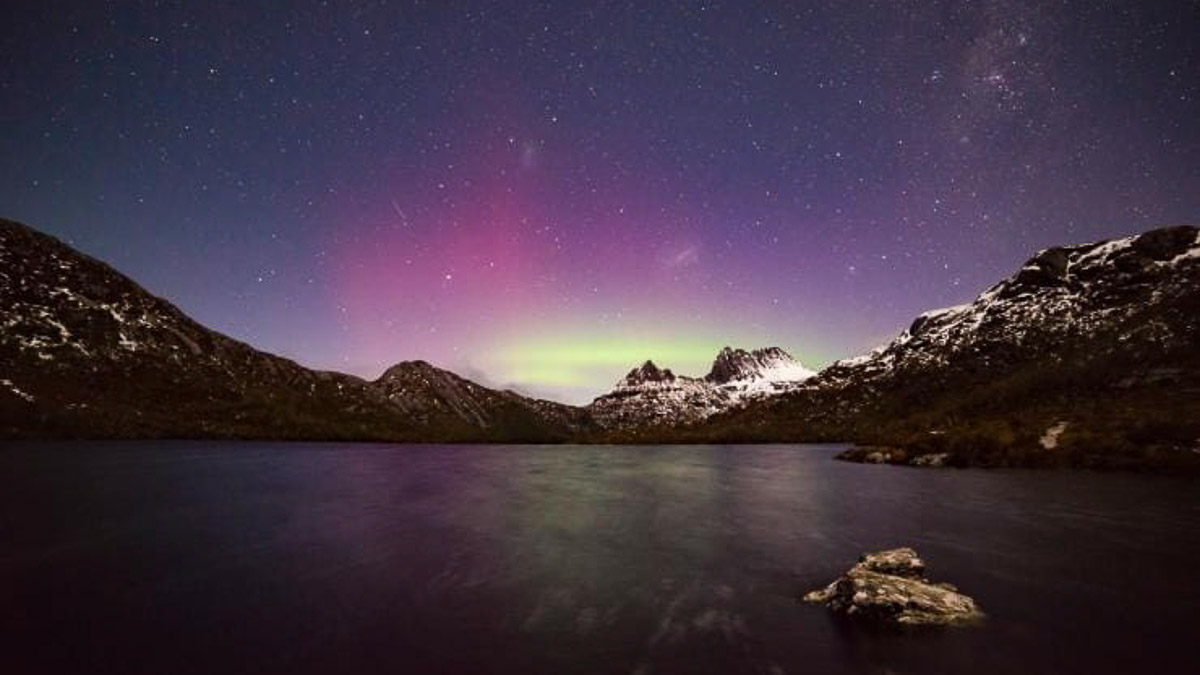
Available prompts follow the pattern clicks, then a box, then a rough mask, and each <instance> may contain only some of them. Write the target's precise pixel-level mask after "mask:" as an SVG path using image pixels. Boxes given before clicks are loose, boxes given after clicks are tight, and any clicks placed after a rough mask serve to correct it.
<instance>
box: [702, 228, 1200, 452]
mask: <svg viewBox="0 0 1200 675" xmlns="http://www.w3.org/2000/svg"><path fill="white" fill-rule="evenodd" d="M691 433H692V435H693V437H697V438H723V439H740V440H754V439H770V440H788V439H790V440H850V441H857V442H860V443H863V444H875V445H877V446H879V447H874V448H868V449H863V450H860V451H857V452H852V453H850V458H852V459H869V460H871V461H891V462H897V463H913V462H916V463H951V464H984V465H1022V466H1024V465H1083V466H1124V465H1130V466H1141V465H1147V464H1175V463H1190V462H1192V461H1193V460H1195V459H1196V458H1197V456H1198V454H1200V234H1198V231H1197V229H1196V228H1195V227H1189V226H1180V227H1170V228H1163V229H1157V230H1151V231H1149V232H1146V233H1144V234H1141V235H1138V236H1134V237H1127V238H1123V239H1116V240H1112V241H1102V242H1097V243H1091V244H1083V245H1078V246H1064V247H1055V248H1051V249H1047V250H1044V251H1041V252H1039V253H1038V254H1036V255H1035V256H1034V257H1033V258H1031V259H1030V260H1029V261H1028V262H1027V263H1025V265H1024V266H1023V267H1022V268H1021V269H1020V270H1018V271H1017V273H1016V274H1014V275H1013V276H1011V277H1010V278H1008V279H1005V280H1004V281H1001V282H1000V283H998V284H996V285H995V286H993V287H991V288H989V289H987V290H986V291H985V292H983V293H982V294H981V295H980V296H979V297H977V298H976V299H975V300H974V301H973V302H971V303H969V304H966V305H962V306H959V307H951V308H947V309H942V310H936V311H932V312H926V313H925V314H922V315H921V316H919V317H917V318H916V319H915V320H914V321H913V322H912V325H911V326H910V327H909V328H908V330H906V331H904V332H903V333H901V334H900V336H898V337H897V338H896V339H895V340H893V341H892V342H891V343H889V344H887V345H885V346H883V347H881V348H879V349H877V350H875V351H873V352H871V353H869V354H866V355H863V356H860V357H857V358H854V359H848V360H845V361H840V362H837V363H835V364H833V365H831V366H829V367H828V368H826V369H824V370H823V371H821V373H820V374H819V375H817V376H816V377H813V378H811V379H809V380H807V381H805V383H804V384H803V385H802V386H801V387H799V388H797V389H796V390H795V391H792V392H790V393H786V394H783V395H781V396H778V397H775V398H772V399H768V400H764V401H758V402H752V404H751V405H748V406H746V407H744V408H742V409H738V410H735V411H732V412H729V413H725V414H722V415H718V416H715V417H713V418H710V419H708V420H706V421H705V423H704V424H703V425H701V426H700V427H697V428H695V429H692V430H691Z"/></svg>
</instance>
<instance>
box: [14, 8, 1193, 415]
mask: <svg viewBox="0 0 1200 675" xmlns="http://www.w3.org/2000/svg"><path fill="white" fill-rule="evenodd" d="M1197 35H1200V3H1197V2H1194V1H1190V2H1172V1H1168V0H1163V1H1161V2H1143V1H1127V2H1122V1H1114V2H1046V1H1042V2H1033V1H1023V0H980V1H975V2H937V1H929V2H867V1H858V0H830V1H822V2H753V1H750V0H736V1H735V0H730V1H727V2H677V1H671V0H655V1H653V2H650V1H647V2H588V1H586V0H577V1H571V2H566V1H563V2H549V3H545V2H479V1H472V2H456V1H454V0H428V1H422V2H383V1H376V2H332V1H331V2H287V1H280V2H271V3H250V2H224V1H220V0H211V1H208V2H133V1H129V2H101V1H99V0H89V1H87V2H54V3H47V2H44V1H42V2H11V3H8V4H6V17H5V21H4V22H3V25H2V26H0V96H2V97H3V101H4V103H3V105H0V215H3V216H6V217H10V218H15V219H18V220H21V221H24V222H26V223H29V224H31V225H33V226H35V227H38V228H40V229H42V230H44V231H47V232H49V233H51V234H54V235H56V236H59V237H61V238H64V239H66V240H67V241H69V242H70V243H72V244H73V245H75V246H76V247H78V248H80V249H81V250H83V251H85V252H87V253H90V254H92V255H95V256H97V257H100V258H101V259H103V260H105V261H107V262H109V263H111V264H112V265H114V266H115V267H117V268H118V269H120V270H122V271H124V272H125V273H127V274H129V275H130V276H131V277H133V278H134V279H135V280H137V281H139V282H140V283H141V284H142V285H144V286H146V287H147V288H148V289H150V290H151V291H152V292H154V293H155V294H158V295H160V296H162V297H165V298H167V299H169V300H171V301H172V302H174V303H176V304H177V305H179V306H180V307H181V308H182V309H183V310H184V311H186V312H187V313H189V314H190V315H191V316H193V317H194V318H196V319H197V320H199V321H201V322H202V323H204V324H206V325H208V326H210V327H212V328H215V329H217V330H220V331H222V332H225V333H227V334H229V335H231V336H233V337H236V338H239V339H242V340H245V341H248V342H250V343H251V344H253V345H255V346H256V347H259V348H261V349H265V350H268V351H272V352H276V353H280V354H283V355H286V356H289V357H291V358H294V359H296V360H298V361H299V362H301V363H303V364H305V365H308V366H313V367H318V368H325V369H335V370H341V371H345V372H352V373H355V374H358V375H362V376H365V377H376V376H378V375H379V374H380V373H381V372H382V371H383V370H384V369H385V368H386V367H387V366H388V365H390V364H392V363H395V362H397V361H400V360H405V359H414V358H422V359H426V360H429V361H431V362H433V363H434V364H436V365H440V366H443V367H447V368H451V369H453V370H455V371H457V372H459V373H460V374H463V375H466V376H468V377H472V378H474V379H477V380H479V381H480V382H482V383H485V384H489V385H494V386H509V387H515V388H518V389H519V390H521V391H524V392H527V393H533V394H536V395H541V396H547V397H552V398H556V399H559V400H566V401H572V402H580V401H586V400H588V399H590V398H591V397H592V396H595V395H596V394H598V393H601V392H602V391H604V390H606V389H607V388H608V387H609V386H610V385H611V384H612V382H613V381H614V380H615V379H617V378H618V377H619V376H620V375H621V374H623V373H624V372H625V371H627V370H628V369H629V368H631V367H633V366H634V365H636V364H637V363H639V362H641V361H642V360H644V359H646V358H654V359H655V360H656V361H658V362H659V363H660V365H664V366H668V367H671V368H673V369H675V370H676V371H677V372H683V373H690V374H702V373H703V372H705V371H706V370H707V367H708V364H709V363H710V361H711V359H712V357H713V356H714V355H715V352H716V351H717V350H718V349H719V348H720V347H722V346H724V345H726V344H730V345H735V346H744V347H756V346H766V345H778V346H781V347H783V348H785V349H787V350H789V351H790V352H792V353H793V354H794V355H795V356H797V357H798V358H800V359H801V360H803V361H804V362H805V363H806V364H808V365H809V366H812V367H819V366H822V365H825V364H828V363H830V362H831V361H833V360H835V359H837V358H841V357H846V356H852V355H855V354H858V353H861V352H863V351H865V350H867V349H870V348H872V347H874V346H876V345H878V344H880V343H883V342H885V341H887V340H888V339H889V338H890V337H892V336H893V335H894V334H896V333H897V332H898V331H900V330H902V329H903V328H904V327H906V326H907V325H908V323H909V322H910V321H911V320H912V318H913V317H914V316H915V315H916V314H918V313H920V312H922V311H925V310H927V309H930V308H934V307H939V306H945V305H953V304H957V303H961V302H964V301H969V300H970V299H971V298H972V297H974V296H975V295H976V294H977V293H978V292H980V291H981V290H983V289H984V288H985V287H987V286H989V285H990V284H992V283H994V282H995V281H998V280H999V279H1001V278H1003V277H1005V276H1007V275H1009V274H1010V273H1012V271H1013V270H1014V269H1015V268H1016V267H1017V266H1019V265H1020V263H1021V262H1022V261H1023V260H1025V259H1026V258H1027V257H1028V256H1029V255H1030V254H1031V253H1032V252H1033V251H1035V250H1037V249H1039V248H1043V247H1046V246H1050V245H1055V244H1061V243H1074V242H1082V241H1089V240H1095V239H1099V238H1106V237H1113V236H1119V235H1125V234H1130V233H1133V232H1136V231H1139V230H1142V229H1145V228H1148V227H1151V226H1155V225H1160V224H1169V223H1182V222H1192V223H1195V222H1197V221H1200V39H1197Z"/></svg>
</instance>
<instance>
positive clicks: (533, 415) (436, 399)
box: [371, 361, 591, 441]
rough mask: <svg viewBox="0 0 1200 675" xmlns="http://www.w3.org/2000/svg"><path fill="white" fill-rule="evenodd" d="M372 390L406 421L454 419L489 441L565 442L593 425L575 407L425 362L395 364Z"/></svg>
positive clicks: (378, 380)
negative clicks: (490, 385) (496, 386)
mask: <svg viewBox="0 0 1200 675" xmlns="http://www.w3.org/2000/svg"><path fill="white" fill-rule="evenodd" d="M371 386H372V388H374V389H375V390H376V391H378V392H380V393H382V394H383V395H384V397H386V398H387V400H388V401H389V402H391V403H392V404H393V405H394V406H396V408H398V409H399V410H400V411H402V412H403V414H404V416H405V417H406V418H407V419H410V420H415V421H418V422H422V423H426V424H428V423H430V422H433V421H435V420H439V419H443V420H444V419H446V418H452V419H454V420H457V422H458V423H459V424H463V425H466V427H467V428H469V429H477V430H479V431H481V432H482V433H483V434H484V435H485V436H487V437H488V438H489V439H491V440H498V441H505V440H519V439H537V440H546V441H548V440H566V439H567V438H569V437H570V436H571V435H572V434H575V433H577V432H581V431H585V430H587V429H589V428H590V425H591V420H590V419H589V418H588V416H587V414H586V412H584V411H583V410H582V409H580V408H577V407H575V406H569V405H564V404H562V403H554V402H552V401H543V400H539V399H532V398H528V397H525V396H521V395H520V394H517V393H516V392H513V391H507V390H505V391H497V390H495V389H489V388H488V387H484V386H482V385H479V384H476V383H474V382H472V381H470V380H468V379H466V378H463V377H459V376H458V375H455V374H454V373H452V372H450V371H448V370H442V369H440V368H436V367H434V366H432V365H430V364H429V363H426V362H425V361H404V362H402V363H399V364H397V365H395V366H392V367H391V368H389V369H388V370H387V371H386V372H384V373H383V375H382V376H380V378H379V379H377V380H375V381H374V382H373V383H371Z"/></svg>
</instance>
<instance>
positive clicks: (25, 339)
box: [0, 219, 587, 441]
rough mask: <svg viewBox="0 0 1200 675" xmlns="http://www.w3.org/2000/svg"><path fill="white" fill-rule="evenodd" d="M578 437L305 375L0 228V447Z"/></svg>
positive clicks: (457, 403) (431, 398)
mask: <svg viewBox="0 0 1200 675" xmlns="http://www.w3.org/2000/svg"><path fill="white" fill-rule="evenodd" d="M410 371H413V373H410ZM586 424H587V421H586V416H585V415H582V414H580V413H579V412H578V411H576V410H575V409H573V408H570V407H569V406H561V405H559V404H555V403H551V402H547V401H537V400H534V399H528V398H525V397H522V396H519V395H517V394H515V393H512V392H496V391H493V390H490V389H487V388H486V387H482V386H479V385H476V384H474V383H472V382H469V381H467V380H464V379H462V378H459V377H457V376H454V375H452V374H450V373H448V372H446V371H441V370H439V369H436V368H433V367H432V366H429V365H428V364H423V365H421V366H419V367H412V366H410V365H407V364H400V365H399V366H397V367H396V368H393V369H392V370H389V371H388V373H385V374H384V376H383V377H381V378H379V380H377V381H375V382H367V381H365V380H362V379H361V378H358V377H354V376H352V375H344V374H341V373H332V372H321V371H314V370H311V369H308V368H304V367H303V366H300V365H299V364H297V363H295V362H293V361H290V360H288V359H285V358H281V357H278V356H274V355H271V354H267V353H264V352H261V351H258V350H256V349H254V348H252V347H250V346H248V345H246V344H244V343H241V342H239V341H237V340H233V339H231V338H228V337H226V336H224V335H221V334H219V333H217V332H215V331H212V330H209V329H207V328H205V327H204V326H202V325H200V324H199V323H197V322H195V321H193V320H192V319H190V318H189V317H187V316H186V315H184V314H183V313H182V312H181V311H179V310H178V309H177V308H176V307H175V306H174V305H172V304H171V303H169V302H167V301H165V300H163V299H161V298H158V297H155V296H153V295H151V294H150V293H148V292H147V291H145V290H144V289H143V288H142V287H140V286H139V285H138V284H136V283H135V282H133V281H132V280H130V279H129V278H128V277H126V276H124V275H122V274H121V273H119V272H117V271H116V270H114V269H112V268H111V267H109V266H108V265H106V264H104V263H103V262H100V261H98V260H95V259H93V258H91V257H89V256H86V255H84V254H82V253H79V252H78V251H75V250H74V249H72V248H71V247H69V246H67V245H66V244H64V243H62V242H60V241H58V240H57V239H55V238H53V237H50V236H48V235H45V234H42V233H40V232H37V231H36V230H34V229H32V228H30V227H28V226H25V225H22V224H20V223H17V222H15V221H10V220H3V219H0V436H89V437H161V436H169V437H253V438H305V439H309V438H313V439H316V438H339V439H342V438H345V439H377V440H397V441H406V440H562V439H563V438H565V437H566V436H567V435H568V434H571V433H575V432H577V431H579V430H581V429H583V428H584V427H585V426H586Z"/></svg>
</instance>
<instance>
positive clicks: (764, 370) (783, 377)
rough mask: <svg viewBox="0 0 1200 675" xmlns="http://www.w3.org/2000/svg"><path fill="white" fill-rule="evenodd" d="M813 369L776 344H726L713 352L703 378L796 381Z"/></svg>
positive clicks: (720, 381) (803, 378) (736, 380)
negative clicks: (750, 346)
mask: <svg viewBox="0 0 1200 675" xmlns="http://www.w3.org/2000/svg"><path fill="white" fill-rule="evenodd" d="M815 374H816V373H815V372H814V371H812V370H809V369H808V368H806V367H804V364H802V363H800V362H799V361H797V360H796V359H794V358H792V355H791V354H788V353H787V352H786V351H784V350H782V349H780V348H779V347H767V348H764V349H755V350H753V351H746V350H744V349H733V348H731V347H726V348H724V349H722V350H721V352H720V353H719V354H717V358H716V360H715V361H713V365H712V369H711V370H710V371H709V372H708V375H707V376H705V378H704V379H705V380H707V381H709V382H712V383H714V384H718V385H723V384H728V383H731V382H747V383H749V382H800V381H803V380H806V379H808V378H809V377H812V376H813V375H815Z"/></svg>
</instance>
